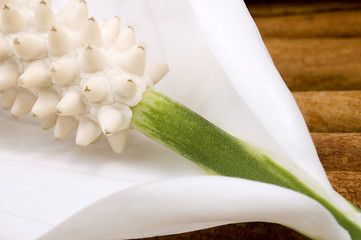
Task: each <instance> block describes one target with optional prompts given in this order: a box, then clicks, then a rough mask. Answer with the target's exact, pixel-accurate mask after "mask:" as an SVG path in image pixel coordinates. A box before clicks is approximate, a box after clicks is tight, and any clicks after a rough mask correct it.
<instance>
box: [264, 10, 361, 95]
mask: <svg viewBox="0 0 361 240" xmlns="http://www.w3.org/2000/svg"><path fill="white" fill-rule="evenodd" d="M360 16H361V12H360ZM360 26H361V25H360ZM265 44H266V46H267V48H268V50H269V52H270V54H271V56H272V59H273V61H274V63H275V65H276V67H277V69H278V70H279V72H280V73H281V75H282V77H283V79H284V81H285V82H286V84H287V86H288V87H289V88H290V89H291V90H292V91H310V90H313V91H316V90H361V47H360V46H361V38H350V39H345V38H331V39H322V38H313V39H265Z"/></svg>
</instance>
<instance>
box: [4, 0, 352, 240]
mask: <svg viewBox="0 0 361 240" xmlns="http://www.w3.org/2000/svg"><path fill="white" fill-rule="evenodd" d="M78 2H79V1H78ZM64 4H65V3H63V2H62V1H54V2H53V7H54V8H55V9H57V10H59V9H61V7H63V5H64ZM79 4H81V3H79ZM79 6H80V7H83V5H79ZM88 6H89V10H90V12H91V14H94V17H96V18H97V19H103V18H109V17H111V16H112V15H118V16H120V17H122V19H123V20H122V21H123V22H125V24H124V23H123V24H124V26H128V25H132V26H134V28H135V29H136V30H137V36H139V38H140V39H141V40H142V41H145V42H146V43H147V45H148V46H151V47H150V48H149V51H148V53H149V54H148V57H149V58H150V60H152V61H156V62H158V61H160V60H162V61H164V60H165V62H167V63H168V64H169V65H170V69H171V71H170V73H169V75H168V77H167V79H166V80H165V81H162V82H161V83H160V84H159V90H160V91H161V92H164V93H166V94H167V95H168V96H171V97H173V98H175V99H177V100H179V101H180V102H182V103H183V104H185V105H186V106H188V107H190V108H191V109H193V110H195V111H196V112H198V113H200V114H201V115H203V116H205V117H206V118H207V119H209V120H210V121H211V122H213V123H215V124H216V125H218V126H220V127H221V128H223V129H225V130H226V131H227V132H229V133H231V134H233V135H234V136H236V137H239V138H241V139H244V140H246V141H248V142H250V143H252V144H254V145H256V146H258V147H261V148H263V149H265V150H266V151H267V152H269V153H270V155H271V156H273V158H274V159H277V160H279V161H280V162H281V163H282V164H283V165H286V166H289V169H291V171H293V172H296V173H297V172H298V170H302V171H305V172H308V173H310V176H311V178H312V179H313V180H314V181H315V183H316V185H317V187H316V188H319V189H320V191H321V192H323V194H324V195H326V196H329V197H330V198H333V199H334V202H337V201H338V200H337V194H335V193H334V192H333V190H332V189H331V188H330V185H329V182H328V181H327V178H326V176H325V174H324V172H323V170H322V167H321V165H320V163H319V160H318V158H317V155H316V152H315V149H314V146H313V145H312V142H311V139H310V136H309V134H308V132H307V128H306V126H305V123H304V121H303V119H302V117H301V114H300V112H299V110H298V108H297V106H296V104H295V103H294V100H293V99H292V98H291V97H290V93H289V91H288V90H287V88H286V87H285V86H284V83H283V82H282V79H281V78H280V77H279V75H278V73H277V71H276V70H275V68H274V65H273V63H272V61H271V59H270V57H269V55H268V53H267V50H266V49H265V47H264V45H263V43H262V41H261V38H260V36H259V33H258V31H257V29H256V27H255V25H254V23H253V21H252V19H251V17H250V16H249V13H248V11H247V9H246V8H245V6H244V4H243V3H241V2H240V1H238V0H227V1H216V0H214V1H209V0H208V1H200V0H194V1H190V3H189V2H187V1H179V0H152V1H147V0H122V1H119V0H107V1H102V2H100V1H95V0H90V1H88ZM77 9H78V8H72V9H71V11H76V10H77ZM78 10H79V9H78ZM44 12H47V11H44ZM47 13H48V12H47ZM77 16H78V15H77ZM79 16H80V15H79ZM196 18H197V19H198V21H199V23H197V21H196ZM86 19H87V18H86ZM18 21H22V19H21V18H18ZM34 21H35V20H34ZM36 21H38V20H36ZM36 21H35V22H36ZM54 21H56V20H54ZM64 21H67V22H68V23H69V22H70V23H71V24H70V25H69V26H72V27H74V28H79V26H78V25H77V24H78V22H77V21H74V20H72V19H71V18H68V19H65V20H64ZM91 21H92V20H91ZM38 22H39V23H40V22H42V21H38ZM87 23H88V24H93V23H94V22H87V20H85V21H84V23H83V24H87ZM14 24H15V25H16V26H17V28H19V29H21V26H22V25H21V24H17V22H16V21H15V22H14ZM113 24H114V25H117V24H118V19H117V18H112V19H111V21H109V26H113ZM40 25H41V27H40V28H41V29H42V28H45V29H46V27H49V26H44V24H40ZM45 25H46V24H45ZM16 26H15V27H16ZM84 26H85V25H84ZM100 26H102V24H100ZM102 29H108V28H102ZM23 30H24V29H21V31H23ZM201 30H202V31H203V33H204V36H205V37H206V39H207V40H208V42H207V41H206V40H205V39H204V37H203V35H202V33H201ZM19 31H20V30H19ZM104 31H105V30H104ZM106 31H108V30H106ZM125 31H126V32H125V33H124V35H125V36H124V38H125V39H128V43H129V45H131V42H134V40H133V37H130V38H129V36H133V35H132V33H131V32H132V29H130V28H125ZM53 33H54V34H55V33H56V34H59V37H60V38H61V36H64V33H61V31H60V30H57V31H55V32H54V31H53ZM67 34H68V33H67ZM107 36H108V37H107V39H109V41H110V40H112V39H113V40H114V39H115V38H116V36H115V35H113V34H109V35H107ZM59 37H55V38H54V41H57V40H59V39H60V38H59ZM80 39H82V38H80ZM92 39H94V42H93V44H95V45H96V44H98V43H99V39H98V38H92ZM129 39H130V40H129ZM33 40H34V41H36V40H35V38H34V39H33ZM81 41H82V40H81ZM61 43H62V41H61V42H60V43H57V45H58V46H59V44H60V48H59V49H57V50H54V54H60V53H63V52H64V51H68V49H70V47H69V46H68V45H66V44H65V45H62V44H61ZM128 43H127V44H128ZM127 44H123V46H127ZM208 44H209V45H208ZM4 45H6V43H0V46H4ZM126 48H127V47H124V49H123V47H121V48H120V49H119V51H120V52H122V53H123V51H125V50H126ZM3 49H7V48H3ZM19 49H20V48H19ZM94 49H96V48H94ZM35 50H36V49H35V48H34V49H31V51H30V49H29V53H27V54H28V55H29V56H30V55H31V52H32V51H35ZM85 50H87V49H84V48H82V51H85ZM88 50H90V49H88ZM212 51H213V52H214V54H215V56H216V58H215V57H214V56H213V54H212ZM8 54H10V52H9V53H8ZM84 54H88V53H87V52H86V51H85V52H84ZM124 54H125V53H124ZM14 59H15V58H14ZM16 61H17V60H16ZM78 62H81V59H80V60H79V61H78ZM119 62H121V63H123V64H126V63H124V62H122V59H119ZM87 65H89V64H85V65H84V66H83V68H87ZM90 65H91V64H90ZM13 66H14V63H12V62H11V63H10V64H8V65H2V66H1V68H7V71H4V72H6V74H9V76H14V75H13V73H16V71H17V69H16V68H14V67H13ZM40 66H41V65H40ZM157 66H158V67H159V65H157ZM34 67H39V66H34ZM54 67H55V69H57V68H59V69H70V70H69V71H59V72H58V73H57V72H56V71H55V73H54V72H52V71H50V75H51V79H52V81H53V82H54V81H55V82H58V83H59V85H62V84H65V85H66V84H68V83H69V82H70V80H69V79H73V78H74V76H78V75H77V72H76V70H75V71H74V70H71V68H72V67H74V64H71V63H69V62H63V61H59V62H58V64H57V65H56V66H54ZM125 68H127V66H126V67H125ZM160 69H164V67H160ZM88 70H89V69H87V70H86V71H88ZM37 71H40V70H37ZM74 72H75V73H74ZM57 74H59V75H57ZM152 74H154V76H159V74H157V73H152ZM30 76H31V74H30ZM105 76H108V75H105ZM110 76H111V77H110V78H111V79H113V80H114V81H116V77H121V76H119V75H118V74H115V75H112V74H110ZM0 77H2V76H0ZM18 77H19V76H16V78H15V77H13V78H12V79H13V80H12V81H14V82H15V83H16V82H17V81H18ZM103 77H104V75H102V74H99V75H97V76H89V79H88V81H89V82H88V83H89V86H88V85H87V87H88V89H92V88H93V87H94V88H96V89H99V92H97V93H94V94H93V93H89V92H88V91H86V92H88V93H86V94H87V95H86V97H87V98H89V99H94V100H99V99H105V98H106V94H105V92H106V90H107V86H103V84H102V83H103V82H102V81H101V80H100V79H102V78H103ZM10 78H11V77H9V79H10ZM25 79H26V78H25ZM54 79H56V80H54ZM40 80H41V81H40ZM113 80H112V81H113ZM228 80H230V81H231V82H232V83H233V85H234V86H235V88H233V87H232V85H231V83H230V81H228ZM37 81H40V82H41V83H42V84H44V83H49V82H48V81H47V78H46V77H44V78H42V79H37ZM25 82H26V80H25V81H24V84H25ZM110 83H111V84H113V83H112V82H111V81H110ZM119 85H120V86H122V88H128V89H130V92H132V90H131V89H132V87H129V86H128V85H127V84H126V83H125V84H119ZM113 86H116V84H115V85H113ZM85 89H87V88H86V87H85V86H83V88H80V90H79V89H72V88H70V89H69V92H67V95H66V96H65V95H64V98H63V99H64V101H65V106H69V105H67V104H66V101H74V100H75V101H77V100H76V99H78V97H79V95H77V91H78V90H79V91H83V92H84V90H85ZM235 90H236V91H235ZM17 91H18V90H16V89H13V88H11V89H10V90H9V91H7V92H6V93H4V94H3V97H2V98H3V99H2V102H3V103H4V99H7V101H5V102H12V99H11V97H10V96H13V93H14V92H17ZM21 91H24V94H21V95H20V96H22V98H24V100H22V102H23V103H24V104H25V105H27V104H28V105H31V103H33V102H34V101H35V99H34V97H33V95H32V94H33V93H32V92H31V94H29V91H28V90H26V89H21ZM57 91H58V89H49V91H46V92H41V91H39V92H36V94H38V95H39V99H38V101H39V102H40V103H39V104H41V103H42V102H46V103H49V104H50V103H51V104H53V105H54V103H55V102H56V101H57V95H56V94H57ZM127 92H128V91H127ZM116 94H117V96H120V95H122V94H124V93H123V92H122V91H115V92H114V93H113V95H116ZM4 96H8V97H4ZM123 97H127V96H123ZM41 99H46V100H41ZM69 99H70V100H69ZM10 100H11V101H10ZM104 101H106V100H104ZM15 106H16V105H15ZM34 106H37V104H35V105H34ZM59 107H62V106H61V105H60V106H59ZM69 107H72V108H70V109H69V108H68V109H67V108H65V110H66V111H71V112H73V113H74V112H76V111H79V109H75V106H69ZM19 108H20V109H21V107H19ZM28 108H30V107H28ZM35 109H39V110H38V112H37V114H39V116H43V115H44V114H45V113H46V112H47V111H46V109H47V108H45V110H44V108H41V107H40V108H35ZM49 109H50V108H49ZM30 110H31V109H30ZM59 110H60V112H64V109H62V108H60V109H59ZM19 111H20V110H19ZM99 112H101V113H104V115H107V116H111V118H112V119H118V120H119V119H122V117H123V116H119V115H118V113H117V112H115V111H113V109H112V108H110V107H109V106H106V107H104V108H100V109H99ZM8 115H9V114H8V113H7V112H5V111H1V115H0V119H1V125H0V130H1V131H0V150H1V158H0V178H1V181H0V226H6V227H5V228H0V238H4V239H33V238H37V237H39V236H41V235H43V234H45V235H43V237H42V239H57V238H58V239H102V238H107V239H122V238H137V237H139V238H140V237H147V236H154V235H163V234H171V233H179V232H185V231H191V230H196V229H202V228H207V227H213V226H216V225H222V224H227V223H234V222H240V221H270V222H276V223H280V224H283V225H286V226H289V227H291V228H294V229H296V230H298V231H301V232H303V233H304V234H306V235H308V236H310V237H313V238H316V239H335V240H336V239H349V237H348V234H347V232H346V231H345V230H344V229H343V228H342V227H340V226H339V225H338V224H337V222H336V221H335V219H334V218H333V216H332V215H331V214H330V213H329V212H328V211H327V210H326V209H325V208H324V207H323V206H322V205H320V204H319V203H317V202H316V201H314V200H312V199H310V198H308V197H306V196H304V195H301V194H299V193H296V192H294V191H291V190H288V189H284V188H280V187H277V186H272V185H269V184H265V183H259V182H254V181H248V180H243V179H234V178H226V177H217V176H204V175H205V173H204V172H203V170H201V169H200V168H199V167H197V166H195V165H194V164H193V163H191V162H189V161H188V160H186V159H184V158H182V157H180V156H178V155H177V154H175V153H173V152H171V151H170V150H168V149H165V148H164V147H162V146H160V145H158V144H156V143H154V142H152V141H151V140H148V139H146V138H144V137H143V136H141V135H138V134H137V133H135V132H132V131H130V135H131V136H130V138H129V144H128V147H127V148H126V149H125V151H124V153H123V155H121V156H119V155H116V154H114V153H112V152H111V151H109V148H108V147H107V146H106V142H105V141H103V139H100V140H99V142H98V143H97V144H94V145H91V146H89V147H88V148H87V149H86V150H81V149H78V148H76V147H75V146H74V144H73V142H72V140H71V139H65V140H64V141H62V142H56V141H53V140H50V138H49V136H48V135H49V134H48V132H41V131H40V129H39V127H38V124H37V123H36V122H35V120H34V119H31V118H30V117H25V118H21V119H19V120H13V119H11V118H10V117H9V116H8ZM61 119H62V120H61V121H60V123H59V125H60V127H58V130H57V128H55V134H56V135H57V136H58V138H59V139H61V138H65V136H64V135H68V134H65V133H67V131H63V130H61V129H62V127H61V126H70V127H69V129H68V130H69V133H70V131H71V130H73V129H75V128H76V127H77V126H78V123H77V122H76V121H74V119H72V118H71V117H69V116H61ZM55 121H56V117H54V116H53V117H49V118H46V120H44V121H43V122H42V126H43V127H44V128H50V127H51V126H52V125H53V124H54V122H55ZM97 121H99V123H102V124H104V125H107V124H108V126H109V129H117V128H118V127H119V125H117V124H114V122H109V119H108V118H107V117H100V118H98V120H97ZM119 121H120V120H119ZM88 123H89V122H85V123H83V124H81V125H79V130H81V132H82V129H91V128H93V127H94V126H92V125H91V124H88ZM102 124H101V125H102ZM59 129H60V130H59ZM107 129H108V128H107ZM103 130H104V129H103ZM84 132H87V131H84ZM42 133H43V134H42ZM44 133H45V134H44ZM87 133H88V132H87ZM95 135H97V134H94V135H93V136H92V137H94V136H95ZM79 138H81V136H79ZM85 139H88V138H85ZM175 178H176V179H175ZM340 204H341V205H342V204H343V203H342V202H341V203H340ZM345 209H348V206H345ZM80 210H82V211H80ZM79 211H80V212H79ZM19 229H21V231H19Z"/></svg>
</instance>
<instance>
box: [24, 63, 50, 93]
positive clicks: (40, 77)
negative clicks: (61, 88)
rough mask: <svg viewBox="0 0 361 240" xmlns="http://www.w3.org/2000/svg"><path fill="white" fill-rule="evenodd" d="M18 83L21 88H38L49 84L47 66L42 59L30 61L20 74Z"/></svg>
mask: <svg viewBox="0 0 361 240" xmlns="http://www.w3.org/2000/svg"><path fill="white" fill-rule="evenodd" d="M18 85H19V86H20V87H23V88H40V87H48V86H50V85H51V80H50V75H49V72H48V68H47V66H46V65H45V62H44V61H36V62H33V63H31V64H30V65H29V66H28V68H27V69H26V70H25V72H24V73H23V74H22V75H21V76H20V78H19V80H18Z"/></svg>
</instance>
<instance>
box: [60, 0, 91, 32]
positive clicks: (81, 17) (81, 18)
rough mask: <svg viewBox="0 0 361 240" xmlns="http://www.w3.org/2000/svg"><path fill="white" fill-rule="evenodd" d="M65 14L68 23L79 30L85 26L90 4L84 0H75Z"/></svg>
mask: <svg viewBox="0 0 361 240" xmlns="http://www.w3.org/2000/svg"><path fill="white" fill-rule="evenodd" d="M65 13H66V15H65V16H64V18H65V21H66V25H67V26H68V27H69V28H71V29H73V30H79V29H81V28H83V27H84V25H85V23H86V21H87V19H88V6H87V4H86V1H84V0H75V1H74V3H72V8H71V9H69V11H68V12H65Z"/></svg>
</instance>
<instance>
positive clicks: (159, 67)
mask: <svg viewBox="0 0 361 240" xmlns="http://www.w3.org/2000/svg"><path fill="white" fill-rule="evenodd" d="M146 71H147V72H148V74H149V76H150V79H151V80H152V82H153V84H157V83H158V82H159V81H160V80H161V79H162V78H163V77H164V76H165V75H167V73H168V72H169V67H168V65H167V64H164V63H148V64H147V66H146Z"/></svg>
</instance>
